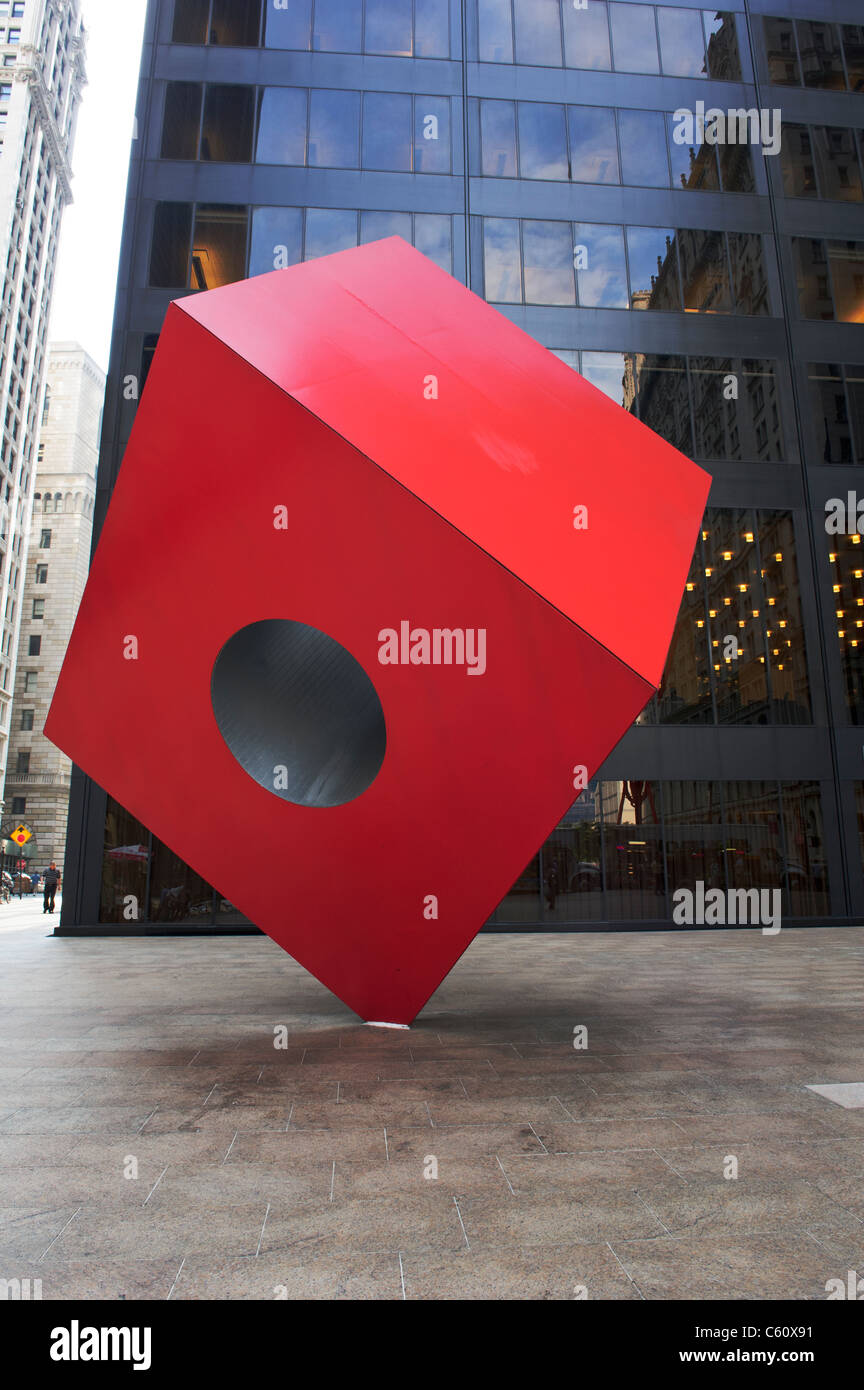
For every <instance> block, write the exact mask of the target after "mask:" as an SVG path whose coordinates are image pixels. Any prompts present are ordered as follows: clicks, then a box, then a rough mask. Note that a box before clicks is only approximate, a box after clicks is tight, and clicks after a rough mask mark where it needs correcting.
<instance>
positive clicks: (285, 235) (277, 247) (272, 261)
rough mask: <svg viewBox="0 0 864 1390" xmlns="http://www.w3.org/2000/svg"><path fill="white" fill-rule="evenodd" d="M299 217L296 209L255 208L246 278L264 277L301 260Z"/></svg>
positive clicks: (299, 212)
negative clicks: (247, 276)
mask: <svg viewBox="0 0 864 1390" xmlns="http://www.w3.org/2000/svg"><path fill="white" fill-rule="evenodd" d="M302 219H303V213H302V211H301V209H300V208H255V210H254V212H253V213H252V251H251V254H250V256H249V274H250V275H266V274H267V273H268V271H271V270H283V269H284V268H285V267H286V266H289V265H296V264H297V263H298V261H300V260H301V258H302V253H301V247H302V237H303V221H302Z"/></svg>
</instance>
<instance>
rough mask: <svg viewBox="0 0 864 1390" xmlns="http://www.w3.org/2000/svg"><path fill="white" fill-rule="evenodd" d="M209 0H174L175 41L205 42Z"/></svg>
mask: <svg viewBox="0 0 864 1390" xmlns="http://www.w3.org/2000/svg"><path fill="white" fill-rule="evenodd" d="M209 17H210V0H176V4H175V7H174V32H173V39H174V42H175V43H206V42H207V20H208V19H209Z"/></svg>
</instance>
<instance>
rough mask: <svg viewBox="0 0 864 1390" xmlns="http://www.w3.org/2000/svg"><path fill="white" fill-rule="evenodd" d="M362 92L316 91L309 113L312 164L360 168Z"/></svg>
mask: <svg viewBox="0 0 864 1390" xmlns="http://www.w3.org/2000/svg"><path fill="white" fill-rule="evenodd" d="M359 133H360V93H359V92H336V91H326V90H323V89H317V90H316V89H315V88H313V89H312V91H311V92H310V111H309V165H310V168H311V167H314V166H316V165H318V166H321V167H324V168H328V169H356V168H357V164H358V144H359V138H358V137H359Z"/></svg>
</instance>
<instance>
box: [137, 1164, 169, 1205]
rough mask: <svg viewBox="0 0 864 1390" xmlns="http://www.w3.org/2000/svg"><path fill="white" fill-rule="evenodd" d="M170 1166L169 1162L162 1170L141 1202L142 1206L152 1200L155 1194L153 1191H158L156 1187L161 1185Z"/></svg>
mask: <svg viewBox="0 0 864 1390" xmlns="http://www.w3.org/2000/svg"><path fill="white" fill-rule="evenodd" d="M170 1166H171V1165H170V1164H169V1163H166V1164H165V1167H164V1168H163V1169H162V1172H161V1173H160V1174H159V1176H158V1178H157V1179H156V1181H155V1182H154V1184H153V1186H152V1187H151V1188H150V1191H149V1192H148V1193H147V1196H146V1197H145V1198H144V1201H143V1202H142V1203H141V1205H142V1207H146V1205H147V1203H148V1202H149V1201H150V1198H151V1197H152V1196H153V1193H154V1192H155V1191H156V1188H157V1187H158V1186H159V1184H160V1182H161V1181H162V1179H163V1178H164V1176H165V1174H166V1173H167V1172H168V1169H169V1168H170Z"/></svg>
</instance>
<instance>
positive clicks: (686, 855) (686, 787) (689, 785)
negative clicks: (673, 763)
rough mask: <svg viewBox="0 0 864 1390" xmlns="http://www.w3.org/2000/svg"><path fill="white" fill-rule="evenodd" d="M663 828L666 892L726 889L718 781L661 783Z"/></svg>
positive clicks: (672, 893)
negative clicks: (697, 887) (697, 885)
mask: <svg viewBox="0 0 864 1390" xmlns="http://www.w3.org/2000/svg"><path fill="white" fill-rule="evenodd" d="M663 826H664V831H665V840H666V872H667V875H668V880H669V892H670V894H671V895H673V897H674V894H675V893H676V892H677V890H678V889H679V888H687V889H689V890H690V892H691V893H692V892H695V891H696V884H697V883H703V884H704V885H705V891H706V892H708V890H709V889H712V888H720V889H722V890H725V888H726V862H725V859H726V857H725V854H724V852H723V851H724V845H723V825H722V802H721V799H720V784H719V782H664V783H663Z"/></svg>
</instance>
